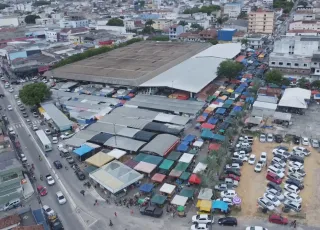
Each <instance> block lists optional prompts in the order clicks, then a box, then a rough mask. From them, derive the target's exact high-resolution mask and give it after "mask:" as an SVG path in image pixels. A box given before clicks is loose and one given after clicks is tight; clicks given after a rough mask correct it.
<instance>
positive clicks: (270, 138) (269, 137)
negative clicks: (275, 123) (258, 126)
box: [267, 133, 273, 142]
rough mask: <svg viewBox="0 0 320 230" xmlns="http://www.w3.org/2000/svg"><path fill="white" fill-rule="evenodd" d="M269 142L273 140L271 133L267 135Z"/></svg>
mask: <svg viewBox="0 0 320 230" xmlns="http://www.w3.org/2000/svg"><path fill="white" fill-rule="evenodd" d="M267 142H273V135H272V134H271V133H268V135H267Z"/></svg>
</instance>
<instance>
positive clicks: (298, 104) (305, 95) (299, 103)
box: [278, 88, 311, 109]
mask: <svg viewBox="0 0 320 230" xmlns="http://www.w3.org/2000/svg"><path fill="white" fill-rule="evenodd" d="M310 98H311V91H310V90H307V89H301V88H288V89H286V90H285V91H284V93H283V95H282V98H281V100H280V102H279V104H278V105H279V106H284V107H292V108H300V109H306V108H308V104H307V102H306V100H310Z"/></svg>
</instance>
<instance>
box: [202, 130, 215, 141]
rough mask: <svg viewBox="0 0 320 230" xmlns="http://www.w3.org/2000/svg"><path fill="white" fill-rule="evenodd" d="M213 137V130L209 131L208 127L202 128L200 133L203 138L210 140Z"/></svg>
mask: <svg viewBox="0 0 320 230" xmlns="http://www.w3.org/2000/svg"><path fill="white" fill-rule="evenodd" d="M213 137H214V134H213V132H211V131H210V130H209V129H203V131H202V133H201V138H203V139H204V140H208V139H210V140H212V139H213Z"/></svg>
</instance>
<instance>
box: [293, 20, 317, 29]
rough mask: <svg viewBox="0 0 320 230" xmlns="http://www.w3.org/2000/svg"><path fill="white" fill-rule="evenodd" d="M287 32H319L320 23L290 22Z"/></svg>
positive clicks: (313, 21) (314, 21)
mask: <svg viewBox="0 0 320 230" xmlns="http://www.w3.org/2000/svg"><path fill="white" fill-rule="evenodd" d="M289 30H320V22H319V21H316V20H308V21H295V22H291V23H290V24H289Z"/></svg>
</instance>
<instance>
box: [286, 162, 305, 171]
mask: <svg viewBox="0 0 320 230" xmlns="http://www.w3.org/2000/svg"><path fill="white" fill-rule="evenodd" d="M289 167H292V168H296V169H304V165H303V164H302V163H300V162H298V161H289Z"/></svg>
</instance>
